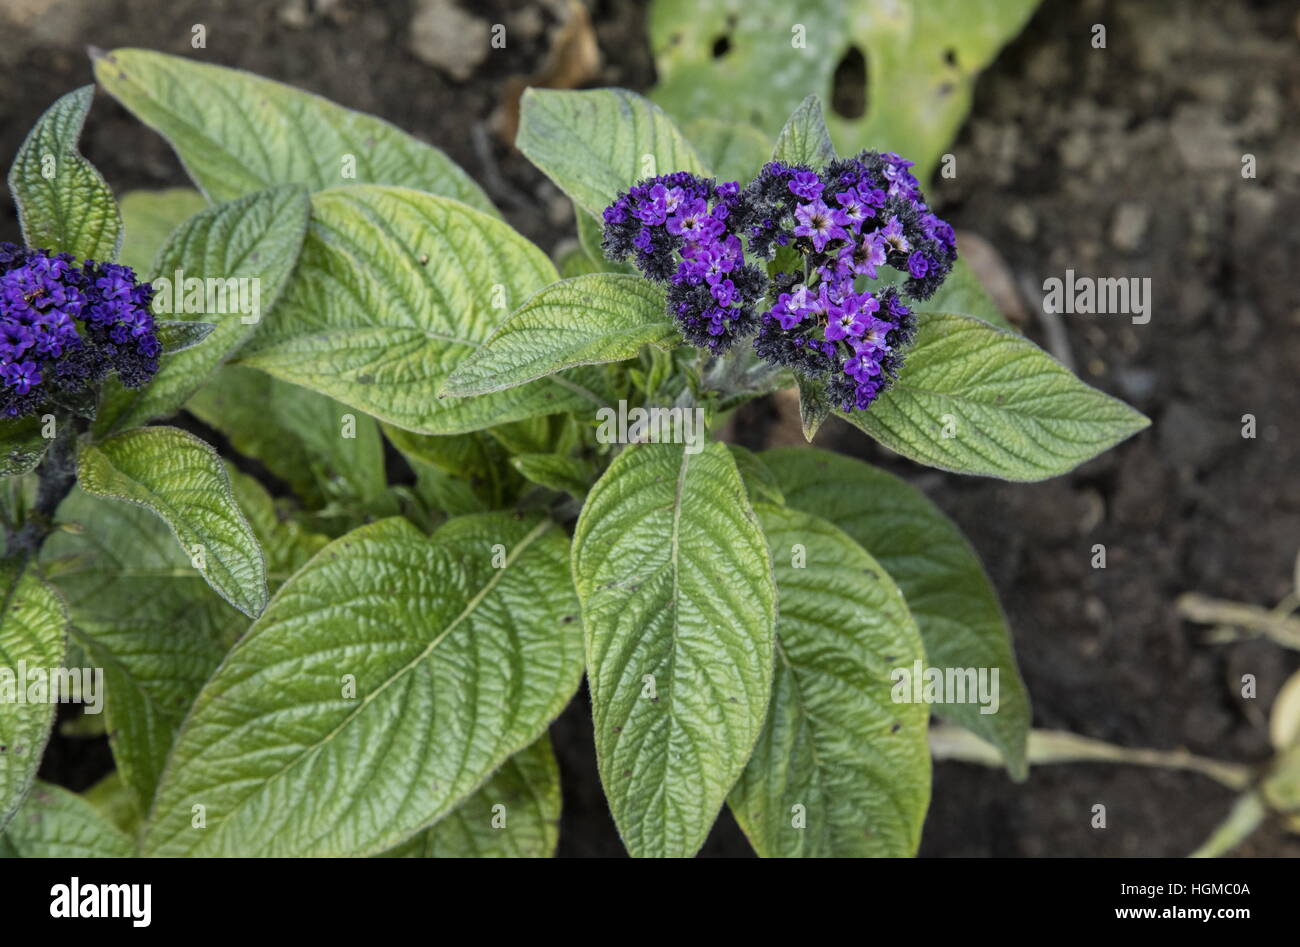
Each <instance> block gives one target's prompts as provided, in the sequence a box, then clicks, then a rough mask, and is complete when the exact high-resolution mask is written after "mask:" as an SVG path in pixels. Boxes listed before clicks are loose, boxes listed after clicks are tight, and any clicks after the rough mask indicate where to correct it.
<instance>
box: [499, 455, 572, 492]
mask: <svg viewBox="0 0 1300 947" xmlns="http://www.w3.org/2000/svg"><path fill="white" fill-rule="evenodd" d="M510 465H511V466H512V467H514V468H515V470H517V471H519V473H520V475H521V476H522V477H523V478H524V479H525V480H527V481H528V482H529V483H536V484H539V485H540V486H543V487H546V488H547V489H549V490H558V491H559V492H561V493H569V494H572V495H573V496H575V497H578V498H579V499H581V498H582V497H584V496H586V495H587V491H588V490H589V489H590V488H591V466H590V465H589V464H586V463H584V462H583V461H581V460H578V459H577V458H576V457H566V456H564V455H562V454H516V455H515V456H514V457H511V458H510Z"/></svg>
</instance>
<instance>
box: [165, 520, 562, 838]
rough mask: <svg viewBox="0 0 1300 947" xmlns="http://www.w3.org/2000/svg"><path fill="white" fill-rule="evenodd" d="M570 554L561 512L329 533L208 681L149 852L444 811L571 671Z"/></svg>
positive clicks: (179, 748) (385, 826) (533, 722)
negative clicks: (428, 528)
mask: <svg viewBox="0 0 1300 947" xmlns="http://www.w3.org/2000/svg"><path fill="white" fill-rule="evenodd" d="M567 562H568V543H567V542H566V540H565V537H564V532H563V530H561V529H560V528H559V527H558V526H556V525H555V524H553V523H551V522H549V521H546V520H540V519H537V518H525V519H519V518H516V517H515V516H514V515H512V514H504V513H493V514H484V515H481V516H470V517H462V518H460V519H457V520H452V521H450V522H448V523H447V524H446V525H445V526H443V527H442V528H441V529H440V530H439V531H438V532H437V533H435V534H434V536H433V537H432V538H429V537H426V536H424V535H423V534H421V533H419V532H418V531H417V530H416V529H415V528H414V527H412V526H411V525H410V524H409V523H406V522H405V521H403V520H398V519H389V520H383V521H380V522H377V523H372V524H370V525H368V526H363V527H361V528H360V529H357V530H354V531H353V532H351V533H349V534H348V535H346V536H344V537H343V538H341V539H338V540H335V541H334V542H333V543H331V544H330V545H329V546H326V547H325V548H324V549H323V550H321V552H320V553H319V554H317V555H316V557H315V558H313V559H312V560H311V561H310V562H309V563H307V565H306V566H304V567H303V568H302V569H301V570H300V571H299V572H298V573H297V574H296V575H295V576H294V577H293V578H292V579H290V580H289V581H288V582H287V583H286V584H285V585H284V586H283V587H282V588H281V589H280V590H279V592H277V593H276V596H275V600H274V601H273V602H272V603H271V605H270V607H269V608H268V609H267V610H266V613H265V614H264V615H263V616H262V618H261V619H259V620H258V621H257V622H256V623H255V624H254V625H253V627H252V628H251V629H250V630H249V631H248V633H247V634H246V635H245V636H244V637H243V638H242V639H241V640H240V642H239V644H237V645H236V646H235V648H234V649H233V650H232V651H231V652H230V654H229V655H228V656H227V658H226V660H225V662H224V663H223V664H222V665H221V667H220V668H219V669H218V670H217V672H216V674H214V675H213V677H212V679H211V680H210V681H209V682H208V684H207V685H206V686H205V687H204V688H203V691H202V692H201V693H200V694H199V696H198V699H197V700H196V701H195V704H194V709H193V711H192V712H191V714H190V717H189V719H188V720H187V721H186V723H185V725H184V727H183V728H182V730H181V734H180V736H179V737H178V739H177V742H176V746H175V748H174V749H173V751H172V756H171V759H170V760H169V762H168V766H167V770H166V772H165V774H164V776H163V781H162V784H161V785H160V786H159V789H158V796H157V801H156V802H155V804H154V809H153V812H152V815H151V818H150V822H149V823H148V825H147V826H146V828H145V834H144V846H143V847H144V851H145V852H146V853H147V854H152V855H173V856H174V855H275V856H313V855H347V856H361V855H373V854H378V853H380V852H384V851H387V850H388V849H390V848H392V847H394V846H395V845H397V844H399V843H401V842H403V841H405V840H407V839H409V838H411V837H412V836H413V835H415V834H416V833H418V832H420V831H422V830H423V829H425V828H427V827H429V826H430V825H431V824H433V823H435V822H436V821H438V820H439V819H440V818H442V817H444V816H446V815H447V814H448V813H449V812H451V811H452V810H453V809H454V808H455V807H456V806H457V805H459V804H460V803H461V802H462V801H463V800H465V799H466V798H467V797H469V796H470V795H471V794H472V793H473V792H474V791H475V790H477V789H478V788H479V787H480V786H481V785H482V784H483V783H484V782H485V781H486V780H487V779H488V778H489V777H490V776H491V775H492V773H493V772H495V771H496V770H497V769H498V768H499V767H500V766H501V765H502V764H503V763H505V762H506V760H507V759H509V757H510V756H511V755H512V754H514V753H516V752H518V751H519V750H522V749H523V748H524V747H526V746H528V745H530V744H531V743H533V742H534V741H536V740H537V739H538V737H540V736H541V735H542V733H543V732H544V731H545V729H546V726H547V724H548V723H549V722H550V721H551V720H552V719H553V718H554V717H555V716H556V715H557V714H558V713H559V712H560V710H561V709H562V708H563V707H564V705H565V704H566V703H568V701H569V698H570V697H572V696H573V693H574V691H575V690H576V689H577V686H578V682H579V680H580V678H581V676H582V645H581V642H580V631H579V627H580V626H579V623H578V621H577V620H576V618H577V603H576V601H575V600H574V595H573V590H572V584H571V582H570V580H569V577H568V570H567ZM196 804H201V805H203V806H204V807H205V811H206V817H207V828H206V829H203V830H196V829H193V828H191V818H192V812H191V807H192V806H194V805H196Z"/></svg>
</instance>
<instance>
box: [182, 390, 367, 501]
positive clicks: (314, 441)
mask: <svg viewBox="0 0 1300 947" xmlns="http://www.w3.org/2000/svg"><path fill="white" fill-rule="evenodd" d="M185 407H186V408H187V409H188V410H189V411H190V412H191V413H193V414H194V415H195V416H196V417H198V418H199V419H200V420H201V421H203V422H204V423H205V424H208V425H210V426H212V427H213V428H215V429H216V430H218V431H220V432H221V433H222V434H224V435H225V436H226V437H227V438H229V439H230V444H231V446H232V447H234V449H235V450H237V451H238V452H239V453H241V454H243V455H244V456H246V457H253V458H256V459H257V460H259V461H261V462H262V463H263V464H265V465H266V467H267V469H268V470H270V471H271V473H273V474H275V476H277V477H279V478H280V479H281V480H283V481H285V483H287V484H289V485H290V486H291V487H293V490H294V492H295V493H296V494H297V495H298V496H299V498H300V499H302V501H303V502H304V503H305V504H307V505H308V506H310V507H319V506H322V505H323V504H324V503H326V502H327V501H329V500H340V501H345V502H351V501H356V500H359V501H361V502H362V503H367V502H370V501H372V500H374V499H376V498H377V497H378V496H379V495H380V494H382V493H383V492H384V490H385V488H386V486H387V479H386V476H385V473H384V446H383V442H382V439H381V438H380V437H379V434H378V424H377V423H376V422H375V420H374V418H371V417H370V416H369V415H366V414H363V413H360V412H358V411H355V410H353V409H351V408H349V407H347V405H344V404H340V403H339V402H337V401H335V400H334V399H333V398H328V397H326V396H325V395H319V394H317V393H316V392H314V391H308V390H307V389H306V388H299V387H298V386H297V385H291V384H289V383H288V382H284V381H280V380H279V379H277V378H272V377H271V376H270V375H265V374H263V373H262V372H258V371H254V370H253V369H251V368H244V367H242V366H239V365H224V366H222V367H221V368H220V369H218V370H217V372H216V373H215V374H214V375H213V376H212V378H211V379H210V380H209V381H208V383H207V384H206V385H204V386H203V387H202V388H201V389H200V390H199V391H198V392H197V393H196V394H195V395H194V397H192V398H191V399H190V400H189V402H188V403H187V404H186V406H185ZM345 433H351V434H354V435H355V436H353V437H345V436H344V434H345Z"/></svg>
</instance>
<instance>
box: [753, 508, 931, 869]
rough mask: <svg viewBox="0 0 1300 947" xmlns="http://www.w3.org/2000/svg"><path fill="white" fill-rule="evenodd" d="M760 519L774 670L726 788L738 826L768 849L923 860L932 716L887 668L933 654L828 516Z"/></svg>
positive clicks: (771, 513)
mask: <svg viewBox="0 0 1300 947" xmlns="http://www.w3.org/2000/svg"><path fill="white" fill-rule="evenodd" d="M758 514H759V519H760V520H761V522H762V524H763V531H764V532H765V533H766V534H767V541H768V543H769V545H770V546H771V550H772V561H773V563H774V564H775V573H776V586H777V591H778V593H779V603H778V606H779V612H780V618H779V619H778V620H777V624H776V637H777V646H776V674H775V677H774V679H773V681H772V702H771V704H770V705H769V707H768V713H767V724H766V725H765V726H764V728H763V735H762V736H761V737H760V738H759V740H758V745H757V746H756V747H755V749H754V755H753V757H752V758H751V759H750V761H749V765H748V766H746V767H745V772H744V774H743V775H742V776H741V777H740V780H739V782H737V783H736V788H735V790H734V791H733V792H732V793H731V796H730V805H731V810H732V812H734V813H735V815H736V821H738V822H739V823H740V826H741V828H742V829H744V830H745V834H746V835H747V836H748V837H749V840H750V842H752V843H753V845H754V848H755V850H756V851H757V852H758V853H759V854H760V855H763V856H765V857H795V856H798V857H804V858H808V857H819V858H868V857H876V856H888V857H897V856H906V855H914V854H916V849H917V846H918V845H919V844H920V841H921V824H922V823H923V822H924V821H925V810H926V808H927V807H928V805H929V803H930V748H929V744H928V742H927V740H926V729H927V726H928V724H929V719H930V710H929V707H928V706H927V705H925V704H923V703H919V702H917V703H896V702H894V700H893V699H892V694H891V691H892V690H893V687H894V684H893V682H892V680H891V676H890V675H891V672H892V671H893V670H894V669H895V668H899V667H904V668H908V669H909V670H910V669H911V668H912V666H913V662H916V661H921V662H924V659H925V652H924V649H923V648H922V646H921V638H920V635H918V633H917V630H916V624H915V623H914V622H913V621H912V618H911V616H910V615H909V614H908V612H907V605H906V603H905V602H904V601H903V596H902V593H900V592H899V590H898V588H897V586H895V585H894V583H893V582H892V581H890V578H889V576H888V575H886V574H885V571H884V570H883V569H882V568H881V567H880V565H879V564H878V563H877V562H876V561H875V560H874V559H872V558H871V557H870V556H869V555H867V554H866V553H865V552H863V550H862V548H861V547H860V546H858V544H857V543H855V542H854V541H853V540H852V539H850V538H849V537H848V536H846V535H844V534H843V533H842V532H840V531H839V530H838V529H836V528H835V527H834V526H832V525H831V524H830V523H828V522H826V521H825V520H822V519H819V518H818V517H815V516H809V515H808V514H806V513H800V512H797V511H794V510H785V509H780V508H778V507H774V506H760V507H758ZM800 818H801V819H802V820H803V821H804V824H802V825H798V824H797V823H796V819H800Z"/></svg>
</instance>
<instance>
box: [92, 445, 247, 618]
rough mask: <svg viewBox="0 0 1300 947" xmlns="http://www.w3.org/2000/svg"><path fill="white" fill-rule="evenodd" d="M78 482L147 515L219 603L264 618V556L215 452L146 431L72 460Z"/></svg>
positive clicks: (93, 448)
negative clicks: (167, 531)
mask: <svg viewBox="0 0 1300 947" xmlns="http://www.w3.org/2000/svg"><path fill="white" fill-rule="evenodd" d="M77 481H78V483H79V484H80V485H81V488H82V489H83V490H85V491H86V492H87V493H90V494H92V495H94V496H101V497H108V498H110V499H114V500H123V501H125V502H127V503H135V504H137V505H139V506H143V507H145V508H146V509H149V510H152V511H153V512H154V513H156V514H157V515H158V516H159V517H161V518H162V520H163V521H164V522H165V523H166V524H167V525H168V526H170V527H171V530H172V533H173V534H174V535H175V536H176V540H177V542H179V543H180V544H181V549H182V550H184V551H185V553H186V554H187V555H188V556H190V557H191V561H192V562H193V563H194V566H195V568H196V569H197V571H198V572H199V574H200V575H202V576H203V578H204V579H206V580H207V583H208V584H209V585H211V586H212V588H213V589H215V590H216V592H217V594H218V595H220V596H221V597H222V598H224V599H225V600H226V601H227V602H229V603H230V604H231V605H233V606H235V607H236V608H237V609H239V610H240V611H241V612H243V613H244V614H245V615H249V616H253V617H256V616H257V615H260V614H261V613H262V609H264V608H265V607H266V599H267V590H266V564H265V562H264V560H263V558H262V548H261V546H260V545H259V544H258V542H257V537H256V536H255V535H254V534H253V530H252V528H251V527H250V526H249V525H248V520H246V519H244V514H243V513H241V512H240V511H239V507H238V506H236V505H235V501H234V497H233V496H232V495H231V492H230V480H229V478H228V477H227V476H226V470H225V468H224V467H222V465H221V460H220V458H218V457H217V454H216V451H214V450H213V449H212V448H211V447H209V446H208V445H207V444H205V443H203V442H202V441H201V440H199V439H198V438H197V437H195V436H194V435H193V434H188V433H186V432H185V431H181V430H178V429H177V428H174V427H146V428H137V429H136V430H134V431H127V432H126V433H124V434H117V435H115V436H113V437H110V438H109V439H108V440H105V441H100V442H99V443H97V444H93V445H87V446H85V447H83V448H82V450H81V452H80V454H79V455H78V458H77Z"/></svg>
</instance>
